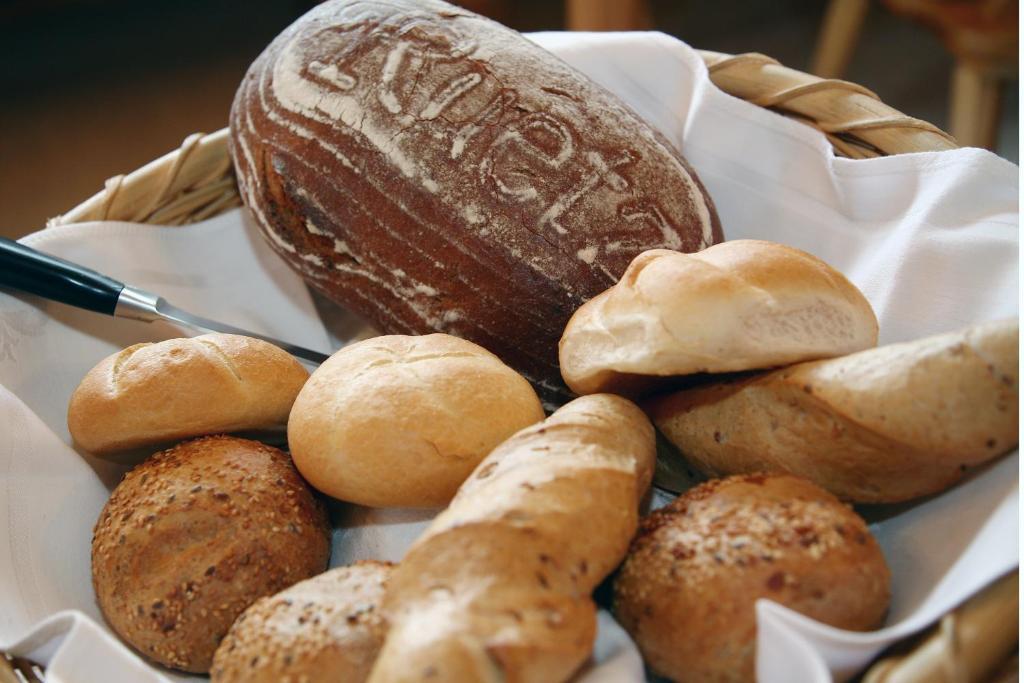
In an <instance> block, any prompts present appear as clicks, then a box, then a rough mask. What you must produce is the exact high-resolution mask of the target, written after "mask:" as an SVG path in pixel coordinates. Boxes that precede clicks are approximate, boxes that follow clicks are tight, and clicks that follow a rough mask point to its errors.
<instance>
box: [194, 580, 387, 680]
mask: <svg viewBox="0 0 1024 683" xmlns="http://www.w3.org/2000/svg"><path fill="white" fill-rule="evenodd" d="M393 566H394V565H392V564H391V563H390V562H376V561H373V560H367V561H362V562H356V563H355V564H353V565H350V566H347V567H336V568H335V569H331V570H329V571H327V572H324V573H323V574H320V575H319V576H315V577H313V578H312V579H307V580H305V581H300V582H299V583H297V584H295V585H294V586H292V587H291V588H286V589H285V590H283V591H281V592H280V593H278V594H277V595H273V596H271V597H267V598H261V599H260V600H257V601H256V603H254V604H253V605H252V606H251V607H250V608H249V609H247V610H245V612H243V613H242V616H240V617H238V619H237V620H235V623H234V625H232V627H231V630H230V631H228V634H227V636H226V637H225V638H224V640H223V641H221V644H220V647H219V648H217V653H216V654H215V655H214V657H213V668H211V669H210V678H211V680H213V681H214V682H215V683H278V682H279V681H305V683H339V682H341V683H361V682H362V681H365V680H366V679H367V677H369V675H370V669H371V667H373V662H374V661H375V660H376V659H377V652H378V650H380V646H381V644H382V643H383V642H384V634H385V633H386V632H387V624H386V622H385V621H384V617H383V615H382V614H381V610H380V603H381V600H382V599H383V597H384V586H385V584H386V583H387V580H388V578H389V577H390V576H391V570H392V568H393Z"/></svg>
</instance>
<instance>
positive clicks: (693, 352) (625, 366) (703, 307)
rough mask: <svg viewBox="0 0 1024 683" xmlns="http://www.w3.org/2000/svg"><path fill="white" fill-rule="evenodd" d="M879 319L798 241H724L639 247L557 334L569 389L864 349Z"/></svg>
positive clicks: (635, 384) (634, 385) (611, 387)
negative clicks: (692, 246) (696, 247)
mask: <svg viewBox="0 0 1024 683" xmlns="http://www.w3.org/2000/svg"><path fill="white" fill-rule="evenodd" d="M877 341H878V321H877V320H876V319H875V313H874V311H873V310H872V309H871V305H870V304H869V303H868V301H867V299H865V298H864V295H863V294H861V292H860V290H858V289H857V288H856V287H855V286H854V285H853V284H851V283H850V282H849V281H848V280H847V279H846V278H845V277H843V275H842V274H841V273H839V272H838V271H836V270H835V269H834V268H832V267H831V266H829V265H828V264H827V263H825V262H824V261H822V260H821V259H819V258H816V257H815V256H812V255H811V254H808V253H806V252H804V251H800V250H799V249H794V248H792V247H787V246H785V245H782V244H775V243H773V242H763V241H760V240H732V241H729V242H723V243H722V244H718V245H715V246H713V247H709V248H708V249H705V250H703V251H701V252H698V253H696V254H683V253H680V252H677V251H668V250H665V249H655V250H651V251H647V252H644V253H643V254H640V255H639V256H637V257H636V258H635V259H634V260H633V262H632V263H631V264H630V265H629V268H628V269H627V270H626V272H625V274H624V275H623V276H622V278H621V279H620V280H619V282H618V283H617V284H616V285H615V286H614V287H612V288H610V289H608V290H606V291H604V292H602V293H601V294H599V295H598V296H596V297H594V298H593V299H591V300H590V301H588V302H587V303H585V304H584V305H583V306H582V307H580V309H579V310H578V311H576V313H575V314H574V315H573V316H572V319H571V320H570V321H569V324H568V325H567V326H566V328H565V332H564V333H563V334H562V339H561V342H560V343H559V361H560V363H561V370H562V377H563V378H564V379H565V381H566V383H567V384H568V385H569V388H570V389H572V390H573V391H575V392H576V393H578V394H592V393H596V392H600V391H613V392H616V393H625V394H634V393H640V392H642V391H643V390H644V389H646V388H648V387H649V386H650V385H651V384H652V382H651V381H650V380H649V379H648V380H647V381H645V378H657V377H672V376H680V375H691V374H694V373H700V372H735V371H738V370H754V369H761V368H770V367H775V366H779V365H787V364H789V363H795V362H798V361H804V360H811V359H815V358H831V357H833V356H841V355H844V354H847V353H853V352H854V351H860V350H862V349H866V348H870V347H872V346H874V345H875V344H876V343H877Z"/></svg>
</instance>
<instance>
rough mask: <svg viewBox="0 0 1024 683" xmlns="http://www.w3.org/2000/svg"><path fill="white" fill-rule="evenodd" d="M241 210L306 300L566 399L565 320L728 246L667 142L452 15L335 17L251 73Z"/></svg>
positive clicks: (275, 47)
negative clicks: (449, 343)
mask: <svg viewBox="0 0 1024 683" xmlns="http://www.w3.org/2000/svg"><path fill="white" fill-rule="evenodd" d="M230 120H231V154H232V158H233V160H234V164H235V169H236V171H237V175H238V182H239V188H240V191H241V196H242V199H243V201H244V202H245V204H246V206H248V207H249V208H250V209H251V211H252V213H253V215H254V216H255V219H256V222H257V223H258V224H259V226H260V227H261V228H262V230H263V232H264V234H265V235H266V237H267V239H268V241H269V243H270V245H271V246H272V247H273V248H274V249H275V250H276V251H277V252H278V253H279V254H280V255H281V256H282V257H284V258H285V260H287V261H288V262H289V263H290V264H291V265H292V266H293V267H294V268H295V269H296V270H297V271H298V272H299V273H300V274H301V275H302V276H303V277H304V278H305V279H306V281H307V282H309V283H310V284H311V285H312V286H314V287H316V288H317V289H319V290H321V291H322V292H324V293H325V294H326V295H327V296H328V297H330V298H332V299H334V300H335V301H337V302H338V303H340V304H342V305H344V306H346V307H347V308H350V309H352V310H354V311H356V312H358V313H360V314H362V315H363V316H365V317H366V318H368V319H369V320H370V321H371V322H372V323H373V324H374V325H375V326H376V327H377V328H378V329H379V330H380V331H381V332H383V333H385V334H426V333H429V332H447V333H450V334H454V335H456V336H460V337H464V338H466V339H469V340H471V341H474V342H476V343H478V344H480V345H481V346H483V347H484V348H487V349H488V350H490V351H492V352H494V353H496V354H497V355H498V356H499V357H501V358H502V360H504V361H505V362H506V363H508V364H509V365H511V366H512V367H514V368H515V369H517V370H518V371H520V372H522V373H523V374H525V375H526V376H527V377H528V378H529V379H531V380H532V381H533V382H534V383H535V384H536V385H537V386H538V387H539V389H540V390H541V391H542V393H543V395H544V398H545V399H547V400H555V399H558V398H562V399H567V398H568V393H567V392H566V390H565V387H564V385H562V383H561V379H560V376H559V374H558V359H557V353H556V344H557V342H558V337H559V335H560V334H561V332H562V329H563V328H564V327H565V323H566V321H567V320H568V319H569V316H570V315H571V313H572V312H573V311H574V310H575V309H576V308H578V307H579V306H580V304H582V303H583V302H584V301H586V300H587V299H589V298H590V297H592V296H594V295H596V294H597V293H598V292H600V291H602V290H604V289H606V288H607V287H609V286H610V285H611V284H612V283H614V282H615V280H616V279H617V278H618V277H619V276H620V275H621V274H622V272H623V271H624V270H625V269H626V265H627V264H628V263H629V261H630V260H631V259H632V258H633V257H634V256H636V255H637V254H639V253H640V252H642V251H644V250H645V249H650V248H654V247H664V248H669V249H679V250H683V251H696V250H698V249H701V248H703V247H706V246H708V245H710V244H713V243H715V242H718V241H721V239H722V235H721V228H720V226H719V223H718V218H717V215H716V213H715V210H714V207H713V205H712V203H711V200H710V199H709V198H708V196H707V194H706V192H705V191H704V188H703V187H702V186H701V184H700V182H699V181H698V180H697V177H696V175H695V174H694V173H693V170H692V169H691V168H690V167H689V166H688V165H687V163H686V161H685V160H684V159H683V158H682V156H680V154H679V153H678V152H677V151H676V150H675V148H674V147H673V146H672V144H671V143H670V142H669V141H668V140H666V139H665V138H664V136H662V135H661V134H660V133H658V132H656V131H654V130H653V129H652V128H651V127H650V126H649V125H648V124H647V123H646V122H644V121H643V120H642V119H641V118H640V117H639V116H638V115H637V114H636V113H635V112H634V111H632V110H631V109H630V108H629V107H627V106H626V105H624V104H623V103H622V102H621V101H620V100H618V99H617V98H616V97H614V96H613V95H612V94H611V93H609V92H608V91H606V90H604V89H603V88H601V87H600V86H598V85H597V84H595V83H594V82H592V81H591V80H590V79H588V78H587V77H585V76H583V75H582V74H581V73H579V72H577V71H576V70H574V69H573V68H571V67H569V66H568V65H567V64H565V63H564V62H562V61H561V60H559V59H558V58H557V57H555V56H554V55H552V54H550V53H549V52H547V51H545V50H543V49H541V48H540V47H538V46H537V45H535V44H534V43H532V42H530V41H529V40H527V39H526V38H524V37H523V36H521V35H520V34H519V33H517V32H515V31H512V30H510V29H508V28H505V27H503V26H501V25H499V24H497V23H495V22H493V21H490V20H488V19H485V18H483V17H481V16H479V15H476V14H474V13H472V12H470V11H467V10H465V9H462V8H460V7H456V6H454V5H450V4H447V3H445V2H440V1H439V0H388V1H387V2H355V1H350V0H332V1H330V2H326V3H324V4H322V5H320V6H318V7H316V8H315V9H313V10H312V11H311V12H309V13H308V14H306V15H305V16H304V17H302V18H300V19H299V20H298V21H297V22H296V23H295V24H293V25H292V26H291V27H290V28H288V29H287V30H286V31H285V32H284V33H282V34H281V35H280V36H279V37H278V38H277V39H275V40H274V41H273V43H271V45H270V46H269V47H268V48H267V49H266V51H265V52H264V53H263V54H262V55H261V56H260V57H259V58H258V59H257V60H256V62H255V63H254V64H253V65H252V67H251V68H250V69H249V71H248V73H247V74H246V76H245V79H244V81H243V83H242V85H241V87H240V88H239V90H238V94H237V96H236V98H235V101H234V104H233V106H232V110H231V119H230Z"/></svg>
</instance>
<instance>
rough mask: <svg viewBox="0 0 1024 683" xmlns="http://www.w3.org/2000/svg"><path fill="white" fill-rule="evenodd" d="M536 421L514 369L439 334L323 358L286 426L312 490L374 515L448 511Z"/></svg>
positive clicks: (372, 342)
mask: <svg viewBox="0 0 1024 683" xmlns="http://www.w3.org/2000/svg"><path fill="white" fill-rule="evenodd" d="M543 419H544V410H543V408H541V404H540V399H538V398H537V394H536V393H535V392H534V390H533V388H532V387H531V386H530V383H529V382H527V381H526V380H525V379H524V378H523V377H522V376H521V375H519V374H518V373H517V372H516V371H515V370H512V369H511V368H509V367H508V366H507V365H505V364H504V363H502V362H501V361H500V360H499V359H498V357H497V356H495V355H494V354H492V353H490V352H488V351H487V350H486V349H484V348H482V347H480V346H477V345H476V344H474V343H472V342H468V341H465V340H463V339H459V338H457V337H452V336H450V335H447V334H430V335H426V336H422V337H407V336H402V335H392V336H384V337H374V338H373V339H367V340H366V341H362V342H359V343H357V344H352V345H351V346H347V347H345V348H343V349H341V350H340V351H338V352H336V353H335V354H334V355H333V356H331V357H330V358H329V359H328V360H327V362H325V363H324V364H323V365H321V366H320V367H319V368H318V369H317V370H316V371H315V372H314V373H313V375H312V377H310V379H309V382H308V383H307V384H306V386H305V387H303V389H302V391H301V392H300V393H299V396H298V398H297V399H296V400H295V406H294V407H293V408H292V413H291V417H290V418H289V420H288V445H289V447H290V449H291V453H292V458H293V459H294V460H295V465H296V466H297V467H298V468H299V471H300V472H302V476H304V477H305V478H306V479H307V480H308V481H309V483H310V484H312V485H313V486H315V487H316V488H318V489H320V490H321V491H323V492H324V493H326V494H328V495H331V496H333V497H335V498H339V499H341V500H347V501H350V502H353V503H359V504H361V505H369V506H373V507H436V506H441V505H444V504H446V503H447V502H448V501H449V500H451V498H452V496H454V495H455V491H456V490H457V489H458V488H459V485H460V484H461V483H462V482H463V481H464V480H465V479H466V477H468V476H469V474H470V472H472V471H473V468H474V467H476V466H477V464H478V463H479V462H480V461H481V460H483V458H484V456H486V455H487V454H488V453H489V452H490V451H491V450H492V449H493V448H494V447H495V446H497V445H498V444H500V443H501V442H502V441H504V440H505V439H507V438H508V437H510V436H512V434H514V433H516V432H517V431H519V430H520V429H522V428H523V427H526V426H527V425H530V424H533V423H535V422H539V421H540V420H543Z"/></svg>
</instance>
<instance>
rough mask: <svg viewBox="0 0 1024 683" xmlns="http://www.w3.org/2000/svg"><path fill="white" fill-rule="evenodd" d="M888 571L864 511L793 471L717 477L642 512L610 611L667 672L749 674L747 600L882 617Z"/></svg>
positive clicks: (840, 615) (839, 622)
mask: <svg viewBox="0 0 1024 683" xmlns="http://www.w3.org/2000/svg"><path fill="white" fill-rule="evenodd" d="M889 597H890V594H889V568H888V566H887V565H886V562H885V557H884V556H883V555H882V551H881V549H880V548H879V547H878V543H877V542H876V541H875V539H874V538H873V537H872V536H871V533H870V532H869V531H868V528H867V525H865V523H864V520H862V519H861V518H860V517H858V516H857V514H856V513H855V512H853V510H851V509H850V508H849V507H847V506H845V505H843V504H842V503H840V502H839V501H838V500H836V499H835V497H833V496H832V495H831V494H829V493H827V492H826V491H823V490H822V489H820V488H819V487H817V486H815V485H814V484H812V483H810V482H808V481H806V480H804V479H799V478H797V477H792V476H789V475H743V476H736V477H730V478H728V479H717V480H712V481H710V482H707V483H705V484H702V485H701V486H698V487H697V488H695V489H691V490H690V491H688V492H686V493H685V494H683V495H682V496H680V497H679V498H677V499H676V500H675V501H673V502H672V503H671V504H670V505H668V506H667V507H665V508H662V509H661V510H658V511H656V512H654V513H653V514H651V515H650V516H648V517H646V518H645V519H644V520H643V522H641V525H640V531H639V532H638V533H637V536H636V539H635V540H634V541H633V544H632V546H631V547H630V550H629V554H628V555H627V557H626V560H625V562H624V563H623V565H622V569H621V570H620V572H619V574H618V575H617V576H616V579H615V590H614V610H615V616H616V618H617V619H618V620H619V622H620V623H621V624H622V625H623V627H624V628H625V629H626V630H627V631H628V632H629V634H630V635H631V636H632V637H633V640H634V642H636V644H637V646H638V647H639V648H640V651H641V653H642V654H643V657H644V661H645V662H646V663H647V665H648V666H649V667H651V669H653V670H654V671H655V672H657V673H658V674H660V675H663V676H667V677H669V678H671V679H673V680H675V681H720V682H722V683H727V682H736V683H739V682H741V681H753V680H754V645H755V642H756V633H757V627H756V619H755V613H754V605H755V603H756V602H757V600H758V599H760V598H767V599H769V600H773V601H775V602H778V603H780V604H782V605H785V606H787V607H789V608H791V609H794V610H796V611H798V612H801V613H802V614H806V615H807V616H809V617H811V618H812V619H817V620H818V621H821V622H824V623H826V624H830V625H832V626H835V627H837V628H842V629H849V630H855V631H866V630H870V629H872V628H875V627H877V626H879V625H881V621H882V618H883V617H884V616H885V613H886V611H887V610H888V607H889Z"/></svg>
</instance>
